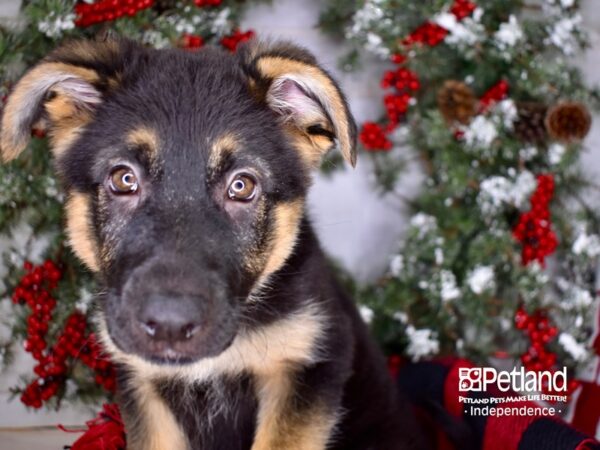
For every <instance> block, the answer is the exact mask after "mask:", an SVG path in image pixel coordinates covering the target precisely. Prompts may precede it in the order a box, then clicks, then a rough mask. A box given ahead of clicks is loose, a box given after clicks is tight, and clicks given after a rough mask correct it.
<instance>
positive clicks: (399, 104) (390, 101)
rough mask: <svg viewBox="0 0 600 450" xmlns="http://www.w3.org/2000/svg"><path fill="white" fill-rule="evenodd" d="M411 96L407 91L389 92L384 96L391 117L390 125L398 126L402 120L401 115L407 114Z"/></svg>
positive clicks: (388, 114)
mask: <svg viewBox="0 0 600 450" xmlns="http://www.w3.org/2000/svg"><path fill="white" fill-rule="evenodd" d="M410 100H411V96H410V94H408V93H407V92H403V93H401V94H397V95H394V94H388V95H386V96H385V97H384V98H383V104H384V105H385V109H386V112H387V116H388V118H389V119H390V125H391V126H392V127H394V126H396V125H397V124H398V122H399V121H400V117H402V116H403V115H404V114H406V111H407V110H408V105H410ZM390 125H388V126H390Z"/></svg>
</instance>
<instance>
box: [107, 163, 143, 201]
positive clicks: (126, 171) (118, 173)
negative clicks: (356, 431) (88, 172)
mask: <svg viewBox="0 0 600 450" xmlns="http://www.w3.org/2000/svg"><path fill="white" fill-rule="evenodd" d="M110 190H111V191H113V193H115V194H118V195H124V194H135V193H136V192H137V190H138V179H137V177H136V176H135V173H134V172H133V169H131V168H129V167H124V166H121V167H116V168H114V169H113V171H112V172H111V173H110Z"/></svg>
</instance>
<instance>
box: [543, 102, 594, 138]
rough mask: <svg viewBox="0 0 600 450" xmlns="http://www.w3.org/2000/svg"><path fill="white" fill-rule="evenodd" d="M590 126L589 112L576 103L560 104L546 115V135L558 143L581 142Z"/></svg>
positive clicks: (590, 117)
mask: <svg viewBox="0 0 600 450" xmlns="http://www.w3.org/2000/svg"><path fill="white" fill-rule="evenodd" d="M591 125H592V116H591V115H590V112H589V111H588V109H587V108H586V107H585V105H583V104H582V103H578V102H570V101H565V102H560V103H558V104H556V105H554V106H553V107H552V108H550V109H549V110H548V113H547V114H546V129H547V130H548V134H550V136H552V137H553V138H554V139H557V140H559V141H574V140H581V139H583V138H584V137H586V136H587V134H588V132H589V131H590V127H591Z"/></svg>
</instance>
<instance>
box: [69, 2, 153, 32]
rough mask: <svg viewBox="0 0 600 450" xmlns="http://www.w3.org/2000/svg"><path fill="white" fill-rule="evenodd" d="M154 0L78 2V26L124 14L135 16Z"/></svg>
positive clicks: (115, 17) (113, 18)
mask: <svg viewBox="0 0 600 450" xmlns="http://www.w3.org/2000/svg"><path fill="white" fill-rule="evenodd" d="M153 4H154V1H153V0H100V1H97V2H95V3H85V2H78V3H77V4H76V5H75V14H76V15H77V19H76V20H75V25H76V26H78V27H89V26H90V25H94V24H97V23H101V22H110V21H113V20H116V19H119V18H120V17H123V16H129V17H133V16H135V15H136V14H137V13H138V11H141V10H142V9H146V8H150V7H151V6H152V5H153Z"/></svg>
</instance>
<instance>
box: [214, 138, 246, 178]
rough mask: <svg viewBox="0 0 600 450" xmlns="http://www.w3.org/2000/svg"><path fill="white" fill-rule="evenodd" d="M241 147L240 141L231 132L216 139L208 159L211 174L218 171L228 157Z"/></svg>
mask: <svg viewBox="0 0 600 450" xmlns="http://www.w3.org/2000/svg"><path fill="white" fill-rule="evenodd" d="M239 147H240V142H239V140H238V139H237V137H236V136H235V134H233V133H231V132H227V133H225V134H222V135H221V136H219V137H218V138H216V139H215V140H214V141H213V143H212V145H211V147H210V155H209V157H208V170H209V172H215V171H216V170H218V169H219V168H220V167H221V165H222V164H223V162H224V161H225V159H226V158H227V156H229V155H230V154H231V153H233V152H234V151H236V150H237V149H238V148H239Z"/></svg>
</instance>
